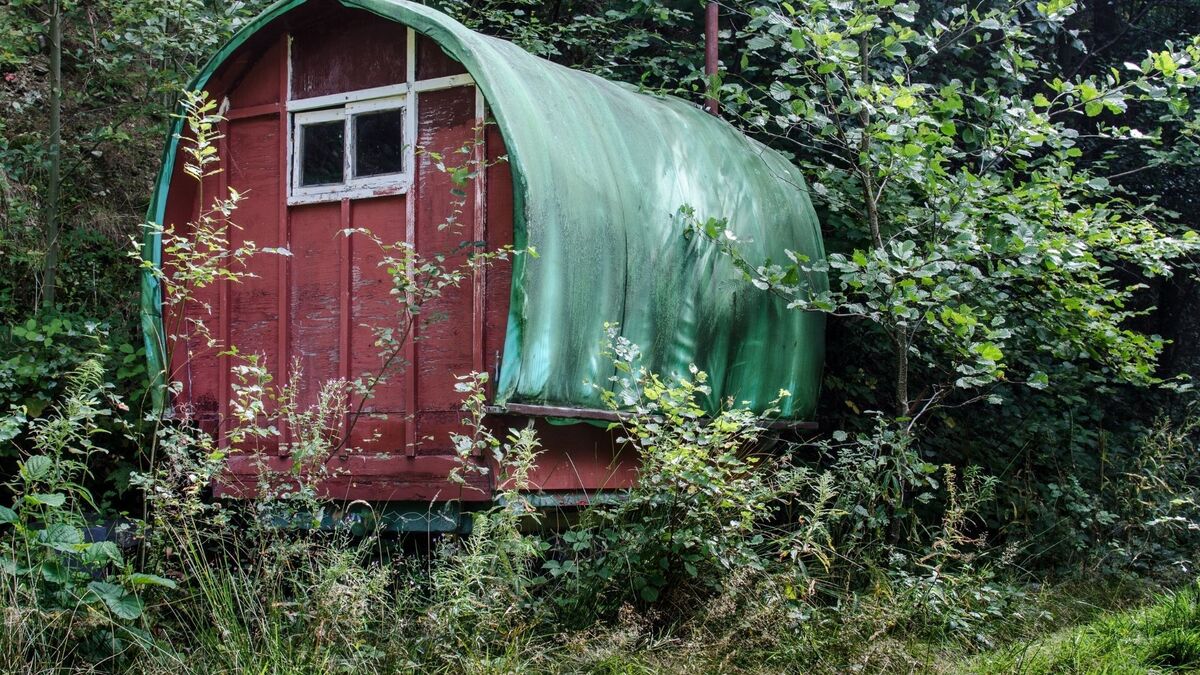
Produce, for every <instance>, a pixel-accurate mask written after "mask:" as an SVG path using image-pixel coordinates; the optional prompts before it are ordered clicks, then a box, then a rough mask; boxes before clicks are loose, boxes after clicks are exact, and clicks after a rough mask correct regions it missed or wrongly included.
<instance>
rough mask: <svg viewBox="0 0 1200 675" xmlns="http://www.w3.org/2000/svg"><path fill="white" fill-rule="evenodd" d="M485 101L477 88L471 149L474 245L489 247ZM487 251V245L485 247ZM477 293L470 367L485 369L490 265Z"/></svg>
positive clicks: (478, 278)
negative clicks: (485, 335)
mask: <svg viewBox="0 0 1200 675" xmlns="http://www.w3.org/2000/svg"><path fill="white" fill-rule="evenodd" d="M484 115H485V111H484V103H483V92H482V91H480V90H479V88H478V87H476V88H475V147H474V148H473V152H472V153H471V161H472V162H474V163H475V223H474V225H475V227H474V228H473V233H474V235H473V236H474V239H475V244H474V245H475V246H484V247H486V245H487V244H486V243H484V242H486V238H487V230H486V224H485V221H484V218H485V217H486V213H487V209H486V206H487V185H486V182H487V171H486V170H485V168H484V163H485V162H486V161H487V150H486V146H485V143H486V141H487V137H486V136H485V135H484V122H485V119H484ZM485 252H486V249H485ZM473 282H474V289H473V291H474V293H473V296H474V297H473V298H472V303H471V304H472V312H471V313H472V317H471V318H472V326H471V328H472V330H471V345H472V354H471V357H472V358H471V367H472V368H473V369H474V370H475V372H477V373H478V372H482V371H483V368H484V366H483V322H484V313H485V310H484V289H485V288H486V287H487V267H486V266H484V267H479V268H477V269H476V270H475V278H474V279H473Z"/></svg>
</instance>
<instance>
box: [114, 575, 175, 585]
mask: <svg viewBox="0 0 1200 675" xmlns="http://www.w3.org/2000/svg"><path fill="white" fill-rule="evenodd" d="M126 580H127V581H128V582H129V583H131V584H133V585H134V586H162V587H163V588H175V585H176V584H175V582H174V581H172V580H170V579H167V578H165V577H160V576H158V575H155V574H144V573H141V572H134V573H133V574H130V575H129V576H128V577H126Z"/></svg>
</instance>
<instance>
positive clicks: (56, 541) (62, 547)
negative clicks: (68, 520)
mask: <svg viewBox="0 0 1200 675" xmlns="http://www.w3.org/2000/svg"><path fill="white" fill-rule="evenodd" d="M37 540H38V543H39V544H41V545H42V546H46V547H48V548H52V549H54V550H56V551H63V552H66V553H73V552H75V551H77V550H78V548H79V545H80V544H81V543H83V533H82V532H80V531H79V528H76V527H73V526H71V525H67V524H65V523H52V524H50V525H49V526H47V527H46V529H44V530H41V531H39V532H38V533H37Z"/></svg>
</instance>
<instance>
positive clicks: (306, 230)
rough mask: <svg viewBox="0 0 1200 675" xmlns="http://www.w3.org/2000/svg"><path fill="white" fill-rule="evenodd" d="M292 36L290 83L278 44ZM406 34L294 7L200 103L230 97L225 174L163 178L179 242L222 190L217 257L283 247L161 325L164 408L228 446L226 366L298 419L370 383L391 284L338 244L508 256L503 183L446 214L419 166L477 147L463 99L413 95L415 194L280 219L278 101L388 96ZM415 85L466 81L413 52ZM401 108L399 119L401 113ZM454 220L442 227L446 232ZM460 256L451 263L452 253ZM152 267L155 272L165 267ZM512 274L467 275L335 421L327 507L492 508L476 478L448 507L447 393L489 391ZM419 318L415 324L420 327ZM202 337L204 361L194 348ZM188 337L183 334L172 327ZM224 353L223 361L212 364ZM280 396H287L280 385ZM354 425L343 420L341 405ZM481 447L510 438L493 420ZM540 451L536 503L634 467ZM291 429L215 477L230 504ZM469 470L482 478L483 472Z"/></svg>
mask: <svg viewBox="0 0 1200 675" xmlns="http://www.w3.org/2000/svg"><path fill="white" fill-rule="evenodd" d="M289 35H290V36H291V40H292V42H291V46H290V54H291V64H290V66H291V67H290V69H289V63H288V61H289V47H288V39H289ZM408 35H409V32H408V30H407V29H406V28H405V27H404V26H402V25H399V24H396V23H392V22H389V21H386V20H383V19H379V18H377V17H374V16H373V15H370V14H368V13H365V12H360V11H357V10H348V9H344V8H341V7H340V6H338V5H336V4H333V3H310V5H307V6H305V7H304V8H302V9H301V10H297V11H295V12H293V13H291V14H289V15H287V17H286V19H285V20H284V21H282V22H280V23H279V24H278V25H277V26H275V27H271V28H268V29H265V30H263V31H260V32H259V33H258V34H257V35H256V36H255V37H254V38H253V39H251V40H250V41H249V42H248V43H247V44H245V45H244V46H243V47H242V48H241V49H240V50H239V51H238V53H236V54H235V55H234V56H232V57H231V58H230V59H229V60H228V61H227V62H226V63H225V64H224V65H223V66H222V67H221V69H220V70H219V71H218V72H217V73H216V75H215V76H214V79H213V81H212V82H211V83H210V85H209V92H210V94H211V95H212V96H213V97H214V98H215V99H217V100H222V99H225V98H227V99H228V103H227V110H226V112H225V113H224V116H225V118H226V119H227V121H226V122H225V123H223V127H224V128H223V133H224V136H225V137H224V139H223V140H222V141H221V142H220V144H219V148H218V149H219V150H220V155H221V157H222V164H221V167H222V171H221V172H220V173H218V174H216V175H214V176H210V177H208V178H206V179H205V181H204V183H203V185H201V186H197V184H196V183H195V181H193V180H191V179H189V178H187V177H185V176H183V175H182V173H181V171H180V166H181V165H182V157H180V158H179V159H177V162H176V175H175V176H174V177H173V180H172V185H171V191H170V195H169V199H168V203H167V211H166V219H167V223H169V224H172V225H175V226H182V225H183V224H184V223H186V222H188V221H189V220H191V219H193V218H195V217H196V214H197V213H198V212H199V210H200V209H201V208H206V206H207V205H210V204H211V201H212V199H214V198H216V197H217V196H218V195H222V194H225V193H226V191H227V189H228V188H229V187H233V188H235V189H236V190H238V191H239V192H241V193H244V194H245V198H244V199H243V201H242V202H241V205H240V207H239V208H238V210H237V211H236V213H235V214H234V216H233V218H232V220H233V223H234V224H233V225H228V226H227V228H228V229H227V231H228V232H229V236H230V239H231V241H232V244H233V246H238V245H240V244H242V243H243V242H247V241H252V242H254V243H255V245H256V246H257V247H259V248H260V249H262V248H273V247H279V248H285V249H287V250H288V251H290V253H291V255H290V256H284V255H276V254H270V253H258V254H256V255H254V256H253V257H252V258H251V259H250V260H249V262H248V264H247V269H246V270H245V271H247V272H251V273H253V276H251V277H247V278H244V279H243V280H242V281H240V282H238V283H230V282H220V283H218V284H215V285H213V286H211V287H208V288H205V289H201V290H199V291H198V292H197V293H196V301H195V302H192V303H189V304H188V305H187V307H186V308H184V310H183V312H182V315H176V316H170V317H168V319H167V321H168V327H167V330H168V332H170V333H174V334H181V337H180V338H178V339H176V340H174V341H173V343H172V345H171V351H172V354H171V363H172V369H173V376H174V378H175V379H176V380H178V381H180V382H182V385H183V387H182V391H181V393H180V394H179V395H178V396H177V397H176V404H177V406H180V407H182V408H183V409H185V410H187V411H188V413H189V414H191V415H193V416H194V417H195V419H197V420H199V422H200V424H201V425H202V426H203V427H204V428H206V429H207V430H209V431H210V432H212V433H214V434H216V435H217V436H218V438H219V440H220V443H221V444H222V445H228V444H229V437H228V432H229V429H230V428H231V426H230V422H229V420H230V419H231V417H230V416H231V414H232V412H234V411H233V407H232V405H231V403H230V402H231V400H232V398H233V396H234V391H235V389H236V386H237V385H238V380H237V375H236V373H235V372H233V368H234V367H235V366H236V365H237V364H238V363H239V362H241V359H242V358H254V359H257V360H258V362H260V363H262V364H263V365H265V366H266V368H267V369H268V370H269V371H270V373H271V376H272V377H273V379H274V382H273V384H274V385H276V386H279V385H282V384H284V383H286V382H289V381H294V382H295V383H296V385H295V386H296V387H297V388H298V391H299V403H300V404H301V406H310V405H314V404H315V403H316V402H317V400H318V397H319V395H320V390H321V388H322V386H323V385H324V383H326V382H328V381H331V380H339V379H352V378H355V377H358V376H360V375H363V374H365V373H373V372H377V371H378V370H379V368H380V365H381V358H380V353H379V352H380V350H379V348H377V347H375V346H374V344H373V343H374V342H375V336H374V333H373V331H372V328H373V327H377V326H381V325H395V324H396V323H397V309H398V305H397V303H396V301H395V300H394V299H393V298H392V297H391V295H390V291H391V288H392V284H391V280H390V278H389V276H388V274H387V272H386V270H384V269H382V268H381V267H380V266H379V261H380V259H381V257H382V255H383V254H382V252H381V251H380V249H379V247H378V246H377V245H376V244H375V243H373V242H371V241H370V240H369V239H367V238H366V237H363V236H362V235H357V234H356V235H353V236H345V235H344V234H343V231H344V230H346V229H348V228H367V229H369V230H370V231H371V232H372V233H374V234H375V235H376V236H377V237H379V238H381V239H382V240H383V241H385V242H399V241H407V242H411V243H413V244H414V246H415V247H416V249H417V251H418V252H420V253H421V254H423V255H430V256H432V255H435V254H451V253H453V255H450V256H449V258H448V262H449V263H450V264H455V263H458V262H462V261H464V260H465V255H466V254H465V251H463V250H462V249H461V247H460V245H461V244H462V243H463V242H467V241H486V242H487V247H488V249H489V250H491V249H495V248H497V247H500V246H503V245H506V244H510V243H511V242H512V228H513V213H512V208H513V194H512V178H511V174H510V171H509V168H508V166H507V165H506V164H504V163H503V162H495V163H492V164H490V166H489V168H488V169H487V170H486V172H484V174H483V175H482V176H481V177H480V178H478V179H477V181H476V182H475V183H473V184H472V185H470V186H469V187H467V189H466V190H465V192H466V196H465V203H461V204H456V202H461V200H462V198H461V197H455V196H454V195H453V194H452V192H451V190H452V189H453V188H454V185H453V184H452V182H451V180H450V177H449V174H448V173H446V172H445V171H443V170H440V169H439V168H438V167H437V166H436V165H435V162H434V161H433V159H431V157H430V155H429V154H426V153H439V154H440V155H442V156H443V157H444V158H445V161H446V162H447V163H450V164H456V163H459V162H464V161H467V160H468V156H467V155H463V154H461V153H456V152H455V150H457V149H459V148H462V147H464V146H470V145H472V144H473V143H474V139H475V137H476V133H477V129H479V128H481V126H482V125H481V121H482V120H481V119H480V118H479V117H478V115H479V110H480V109H481V108H480V107H478V106H477V101H476V97H477V93H476V89H475V87H474V86H471V85H467V86H455V87H453V88H447V89H441V90H437V91H428V92H422V93H420V94H417V95H416V106H417V108H416V110H417V124H416V127H417V137H416V139H415V144H416V147H417V148H418V149H419V150H420V151H418V152H417V153H416V157H415V169H414V171H413V183H412V186H411V187H410V188H409V190H408V191H407V192H406V193H403V194H393V195H387V196H375V197H370V198H362V199H342V200H340V201H330V202H322V203H312V204H298V205H292V206H289V205H288V201H287V179H286V176H287V167H288V166H289V164H288V157H287V152H288V149H287V134H288V124H289V121H288V114H287V110H286V102H287V97H288V92H289V74H290V90H291V92H292V93H291V96H292V98H293V99H295V98H304V97H311V96H320V95H325V94H334V93H342V92H346V91H352V90H356V89H363V88H369V87H379V86H387V85H394V84H399V83H403V82H404V81H405V79H406V72H407V68H408V65H409V64H408V63H407V59H408V58H409V56H408V54H409V53H410V52H409V50H408V45H407V39H408ZM412 53H414V54H415V56H416V63H415V74H416V79H417V80H428V79H433V78H439V77H444V76H448V75H457V74H462V73H465V70H464V69H463V67H462V65H461V64H459V63H457V62H455V61H453V60H452V59H450V58H449V57H448V56H446V55H445V54H444V53H443V52H442V51H441V49H440V48H439V47H438V46H437V45H436V44H434V43H433V42H432V41H430V40H428V39H427V38H425V37H423V36H418V37H417V44H416V45H415V47H414V49H413V50H412ZM412 96H413V95H412V94H410V98H409V101H410V105H411V104H412ZM484 141H485V142H484V143H483V144H482V146H476V147H477V149H476V150H475V153H476V155H475V159H476V160H482V159H483V156H484V155H486V157H487V158H489V160H491V161H493V162H494V161H495V160H496V158H499V157H501V156H503V154H504V147H503V139H502V138H501V136H500V134H499V133H498V131H497V130H496V127H495V126H494V125H492V126H489V127H487V131H486V133H485V138H484ZM452 215H453V216H454V218H453V220H454V224H453V225H452V226H449V227H446V226H444V225H445V223H446V222H447V221H448V220H450V219H451V216H452ZM456 249H458V252H457V253H454V252H455V251H456ZM167 265H168V267H169V265H170V261H167ZM510 279H511V270H510V268H509V266H508V264H507V263H500V264H498V265H495V266H492V267H490V268H489V269H487V270H486V271H485V272H482V273H479V274H476V275H475V276H474V277H473V278H471V279H469V280H468V281H467V282H466V283H464V284H463V285H462V286H461V287H459V288H452V289H448V290H447V291H446V293H445V294H444V296H443V297H441V298H439V299H438V300H437V301H436V302H434V303H432V305H426V306H425V307H424V308H422V312H421V314H422V316H423V317H427V318H426V319H424V320H422V322H421V323H420V324H419V326H418V327H417V329H416V330H415V332H414V334H413V335H412V336H411V337H410V339H409V341H408V343H407V344H406V345H405V346H404V358H405V361H406V362H407V364H408V365H407V367H405V368H403V370H402V372H400V373H398V374H396V375H394V376H393V377H391V378H390V379H389V380H388V381H387V382H386V383H384V384H383V385H381V386H380V387H379V388H377V389H376V391H375V394H374V396H373V397H372V398H371V399H370V400H369V401H368V402H367V403H366V404H365V406H364V408H363V414H362V415H361V416H357V417H352V416H347V418H346V419H344V420H342V421H341V424H342V429H343V430H344V429H351V431H350V433H349V442H348V443H347V444H346V447H345V448H342V449H340V450H338V451H336V452H335V453H333V455H332V456H330V457H329V458H328V462H327V466H328V467H329V469H330V470H331V471H332V473H333V477H332V478H330V479H329V480H327V481H326V482H325V484H324V487H325V489H326V490H327V491H328V493H329V494H330V495H331V496H334V497H337V498H346V499H369V500H422V501H425V500H449V499H461V500H464V501H481V500H486V499H490V498H491V490H492V488H493V487H494V486H493V485H492V484H491V483H492V481H493V478H492V474H489V475H486V476H478V475H476V476H474V477H473V478H472V479H471V480H472V481H473V483H472V485H471V486H469V487H467V488H463V487H461V486H458V485H455V484H453V483H451V482H449V481H448V480H447V478H446V477H447V474H448V472H449V471H450V469H451V468H452V467H453V466H454V464H455V462H456V460H455V459H454V456H453V452H452V446H451V443H450V439H449V435H450V433H451V432H453V431H458V430H461V429H460V426H459V425H460V420H461V417H462V413H461V412H460V410H459V407H460V404H461V394H459V393H458V392H456V391H455V390H454V384H455V382H456V380H455V375H462V374H466V373H469V372H471V371H472V370H475V371H484V370H485V371H487V372H489V373H492V374H493V375H494V374H495V373H496V370H497V366H498V359H502V358H503V355H502V351H503V345H504V332H505V323H506V319H507V313H508V298H509V290H510ZM430 317H432V319H430ZM200 322H202V323H203V325H204V326H205V330H207V332H208V333H209V334H211V336H212V337H213V338H215V340H216V341H217V344H216V345H214V346H207V345H206V341H205V340H204V339H203V332H204V331H202V330H200V329H199V323H200ZM187 327H190V328H187ZM221 345H235V346H236V349H237V351H238V353H239V355H240V356H232V355H228V354H224V353H223V352H224V349H223V348H221ZM289 378H294V380H290V379H289ZM352 407H354V406H352ZM491 423H492V424H493V425H494V426H495V427H496V429H497V431H498V433H502V432H503V429H504V427H506V426H510V425H521V426H524V424H525V423H527V420H523V419H520V418H515V417H507V416H505V417H497V418H495V419H494V420H491ZM535 423H536V425H537V427H538V429H539V430H540V431H541V434H542V440H543V444H544V446H545V447H546V451H545V453H544V454H543V456H542V458H541V460H540V461H539V467H538V470H537V471H536V472H535V474H534V476H533V479H534V483H535V485H537V486H538V487H540V488H542V489H544V490H549V491H569V492H576V491H581V490H582V491H591V490H596V489H603V488H620V487H627V486H628V485H629V484H630V483H631V481H632V479H633V475H634V474H633V472H634V468H635V464H636V462H635V460H634V458H632V457H631V456H630V453H629V452H628V451H627V452H625V453H624V454H622V453H620V452H618V450H617V449H616V448H615V446H614V441H613V437H612V435H611V434H609V433H608V432H605V431H604V430H602V429H598V428H596V427H593V426H589V425H572V426H551V425H548V424H545V423H543V422H541V421H536V422H535ZM290 434H291V430H290V429H287V428H286V427H285V428H281V429H280V434H279V435H278V436H268V437H264V438H259V439H254V440H247V441H245V442H243V443H242V444H241V445H239V447H236V448H233V449H234V450H235V451H236V452H235V454H234V456H233V458H232V459H231V462H230V470H231V474H232V476H231V479H230V480H229V481H227V482H226V484H225V485H223V486H222V488H221V489H222V490H223V491H225V492H230V493H244V492H245V491H246V490H249V489H252V488H251V486H252V485H253V484H254V483H255V480H256V476H257V475H258V474H259V471H260V469H259V467H260V465H261V464H263V463H266V464H267V465H269V466H271V467H274V468H277V469H284V468H286V466H287V465H288V462H289V458H288V457H286V456H284V455H286V454H287V453H286V452H284V453H283V454H281V447H282V448H284V449H286V448H287V447H288V445H287V444H288V443H289V442H290V441H291V440H293V439H291V438H290ZM478 461H481V462H482V461H487V460H486V459H485V458H480V459H479V460H478Z"/></svg>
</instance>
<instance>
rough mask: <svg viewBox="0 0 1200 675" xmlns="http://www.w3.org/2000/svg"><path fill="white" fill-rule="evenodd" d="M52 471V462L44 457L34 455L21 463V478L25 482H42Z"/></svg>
mask: <svg viewBox="0 0 1200 675" xmlns="http://www.w3.org/2000/svg"><path fill="white" fill-rule="evenodd" d="M53 469H54V460H52V459H50V458H49V457H46V456H44V455H34V456H33V457H30V458H29V459H27V460H25V461H24V462H22V463H21V477H22V478H24V479H25V480H26V482H30V483H32V482H34V481H39V480H44V479H45V478H46V477H47V476H49V475H50V471H51V470H53Z"/></svg>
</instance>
